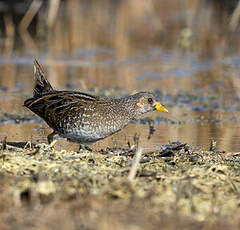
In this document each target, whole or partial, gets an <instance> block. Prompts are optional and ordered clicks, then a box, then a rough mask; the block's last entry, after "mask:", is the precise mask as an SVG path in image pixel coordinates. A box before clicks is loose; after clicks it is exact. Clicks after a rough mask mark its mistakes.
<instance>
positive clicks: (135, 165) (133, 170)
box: [128, 147, 143, 182]
mask: <svg viewBox="0 0 240 230" xmlns="http://www.w3.org/2000/svg"><path fill="white" fill-rule="evenodd" d="M142 152H143V150H142V148H141V147H140V148H138V150H137V152H136V155H135V157H134V159H133V163H132V167H131V169H130V172H129V175H128V180H129V181H130V182H133V180H134V178H135V176H136V174H137V168H138V165H139V162H140V160H141V157H142Z"/></svg>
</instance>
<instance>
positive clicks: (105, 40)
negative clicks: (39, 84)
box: [0, 0, 240, 151]
mask: <svg viewBox="0 0 240 230" xmlns="http://www.w3.org/2000/svg"><path fill="white" fill-rule="evenodd" d="M50 2H51V1H50ZM59 2H60V4H62V5H61V7H60V8H59V12H58V14H57V17H56V20H55V22H53V21H54V18H52V19H51V20H53V21H52V22H51V23H50V21H51V20H50V19H49V20H50V21H49V20H47V24H44V23H45V21H46V20H42V19H43V15H45V14H44V13H45V12H44V10H48V9H49V8H48V7H47V6H46V4H43V5H42V6H41V7H42V8H40V10H39V12H38V13H37V15H36V16H35V18H34V20H33V22H32V23H31V24H30V26H29V28H28V29H27V30H25V31H21V33H20V34H18V33H17V31H18V29H19V28H18V24H17V23H16V18H18V19H19V18H21V17H20V16H19V14H20V13H21V12H20V13H19V12H18V13H17V14H14V13H13V12H5V14H4V15H3V16H2V17H3V18H4V20H2V21H0V29H1V30H2V28H5V29H3V31H2V33H1V34H3V38H1V40H0V51H1V55H0V108H1V110H0V135H1V136H5V135H6V136H8V139H9V141H10V140H11V141H25V140H29V139H31V138H32V139H33V140H35V141H39V142H41V141H46V135H47V134H48V133H49V132H50V129H48V128H47V126H46V125H45V123H43V122H42V121H41V120H40V119H37V118H35V119H32V118H31V117H30V118H29V120H28V121H24V122H23V123H21V121H19V122H20V123H19V122H16V120H14V119H9V116H5V114H13V115H14V114H17V115H19V116H20V117H29V116H32V114H31V113H30V112H29V111H28V110H27V109H25V108H24V107H23V106H22V104H23V101H24V100H25V99H26V98H28V97H29V96H30V95H31V94H32V88H33V59H34V57H36V58H38V60H39V61H40V63H41V64H42V65H43V67H44V69H45V71H46V72H47V73H48V79H49V81H50V82H51V84H52V85H53V86H54V87H55V88H58V89H70V90H81V91H84V92H89V90H90V91H91V93H93V94H104V95H114V96H116V95H120V94H126V93H133V92H136V91H155V92H156V96H157V97H158V98H159V99H161V102H162V103H163V104H165V105H166V106H167V107H168V108H169V110H170V111H171V112H172V117H170V118H171V119H172V118H173V117H174V119H175V118H177V119H178V120H180V121H183V122H180V124H176V122H175V123H174V122H173V123H171V122H169V123H167V122H163V120H161V119H155V128H156V132H155V133H154V136H153V137H152V139H151V140H150V141H149V140H147V136H148V132H149V130H148V126H147V125H139V124H131V125H130V126H128V127H127V128H126V129H125V130H124V132H121V133H119V134H117V135H114V136H113V137H109V138H108V139H106V140H104V141H102V142H101V143H97V144H95V145H94V146H95V147H97V148H101V147H105V146H108V145H110V146H114V145H118V146H124V145H126V143H127V141H128V140H130V141H131V140H132V137H133V136H134V134H135V133H141V142H142V145H144V146H145V147H148V148H156V147H157V146H159V145H161V144H165V143H166V142H167V141H168V140H170V141H174V140H179V141H183V142H187V143H188V144H193V145H199V146H201V147H204V148H208V146H209V142H210V139H211V138H213V139H216V140H217V143H218V148H219V149H220V150H221V149H225V150H227V151H239V145H238V141H237V140H238V137H239V128H238V124H239V121H238V116H239V111H240V100H239V98H240V95H239V92H240V91H239V87H238V86H239V85H240V78H239V67H238V66H239V64H240V58H239V49H240V45H239V41H240V40H239V37H238V34H237V33H229V30H228V29H229V28H228V26H229V22H228V21H227V20H225V21H226V22H224V20H219V18H217V17H215V16H216V15H218V14H216V8H214V7H211V5H210V4H209V3H206V2H205V3H201V4H200V3H199V1H180V2H181V4H180V3H179V0H173V1H164V0H163V1H158V0H152V1H141V3H140V2H139V1H138V0H132V1H111V0H103V1H76V0H69V1H59ZM100 2H101V3H100ZM6 3H7V2H6ZM28 3H29V4H31V1H29V2H28ZM183 3H184V4H183ZM179 5H181V7H180V8H179ZM213 6H214V5H213ZM24 9H25V10H26V9H27V7H25V8H24ZM22 12H24V11H22ZM79 12H80V13H79ZM0 14H1V13H0ZM22 14H23V13H22ZM228 14H230V11H227V12H221V14H219V15H228ZM0 16H1V15H0ZM23 16H24V15H22V17H23ZM228 18H230V17H229V16H228ZM199 19H201V20H199ZM46 28H48V30H46ZM232 29H233V27H231V30H232ZM156 116H157V115H156V114H155V115H153V116H152V117H153V118H155V117H156ZM169 116H170V115H169ZM159 121H161V122H159ZM140 131H141V132H140ZM71 146H72V145H69V144H68V142H66V141H63V140H60V141H59V144H58V148H61V147H64V148H65V147H66V148H71ZM73 146H75V147H76V148H77V145H73ZM75 147H74V148H75Z"/></svg>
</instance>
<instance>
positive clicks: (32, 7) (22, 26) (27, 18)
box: [19, 0, 42, 31]
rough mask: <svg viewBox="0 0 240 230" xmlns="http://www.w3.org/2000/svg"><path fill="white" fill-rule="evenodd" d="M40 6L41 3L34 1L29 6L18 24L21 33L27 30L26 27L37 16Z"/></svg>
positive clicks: (37, 0)
mask: <svg viewBox="0 0 240 230" xmlns="http://www.w3.org/2000/svg"><path fill="white" fill-rule="evenodd" d="M41 5H42V1H39V0H34V1H33V2H32V4H31V5H30V7H29V9H28V10H27V12H26V14H25V15H24V17H23V19H22V20H21V22H20V24H19V29H20V30H21V31H24V30H27V28H28V26H29V25H30V23H31V21H32V19H33V18H34V16H35V15H36V14H37V12H38V10H39V8H40V7H41Z"/></svg>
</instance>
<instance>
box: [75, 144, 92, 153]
mask: <svg viewBox="0 0 240 230" xmlns="http://www.w3.org/2000/svg"><path fill="white" fill-rule="evenodd" d="M78 151H79V152H80V151H89V152H92V151H93V150H92V149H91V148H90V147H89V146H87V145H84V144H80V145H79V149H78Z"/></svg>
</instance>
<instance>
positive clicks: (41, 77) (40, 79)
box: [33, 59, 54, 98]
mask: <svg viewBox="0 0 240 230" xmlns="http://www.w3.org/2000/svg"><path fill="white" fill-rule="evenodd" d="M34 78H35V86H34V89H33V96H34V97H35V98H38V97H41V96H42V95H43V94H46V93H50V92H52V91H54V89H53V88H52V86H51V85H50V83H49V81H48V80H47V78H46V77H45V73H44V72H43V69H42V67H41V66H40V64H39V63H38V61H37V60H36V59H35V60H34Z"/></svg>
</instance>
